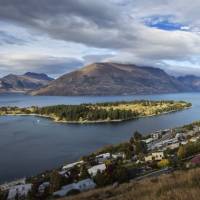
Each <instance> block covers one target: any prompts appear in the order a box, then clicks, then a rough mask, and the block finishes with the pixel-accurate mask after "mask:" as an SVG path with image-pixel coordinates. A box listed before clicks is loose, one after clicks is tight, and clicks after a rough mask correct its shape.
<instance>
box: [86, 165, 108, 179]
mask: <svg viewBox="0 0 200 200" xmlns="http://www.w3.org/2000/svg"><path fill="white" fill-rule="evenodd" d="M105 170H106V165H105V164H100V165H95V166H93V167H91V168H89V169H88V173H89V174H90V175H91V176H96V174H97V172H98V171H99V172H103V171H105Z"/></svg>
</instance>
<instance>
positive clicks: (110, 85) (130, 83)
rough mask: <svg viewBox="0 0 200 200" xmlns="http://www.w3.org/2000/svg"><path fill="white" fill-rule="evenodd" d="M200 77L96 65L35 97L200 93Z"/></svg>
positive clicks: (77, 71)
mask: <svg viewBox="0 0 200 200" xmlns="http://www.w3.org/2000/svg"><path fill="white" fill-rule="evenodd" d="M198 80H199V83H200V77H192V76H191V77H190V78H188V76H186V77H179V78H175V77H173V76H170V75H169V74H167V73H166V72H165V71H163V70H162V69H159V68H154V67H140V66H137V65H133V64H118V63H94V64H91V65H88V66H85V67H83V68H81V69H78V70H76V71H73V72H70V73H67V74H65V75H63V76H61V77H60V78H58V79H56V80H54V81H52V82H50V84H48V85H47V86H45V87H43V88H40V89H38V90H35V91H33V92H32V93H31V94H32V95H59V96H70V95H73V96H76V95H77V96H78V95H130V94H155V93H174V92H186V91H187V92H189V91H194V90H200V84H199V86H198V84H197V83H198Z"/></svg>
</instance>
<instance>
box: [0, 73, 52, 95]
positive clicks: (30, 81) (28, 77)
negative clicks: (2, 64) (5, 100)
mask: <svg viewBox="0 0 200 200" xmlns="http://www.w3.org/2000/svg"><path fill="white" fill-rule="evenodd" d="M52 80H53V79H52V78H50V77H48V76H47V75H46V74H37V73H32V72H27V73H25V74H24V75H14V74H9V75H7V76H5V77H3V78H1V79H0V93H15V92H16V93H18V92H22V93H25V92H27V91H31V90H35V89H38V88H40V87H43V86H45V85H47V84H48V83H49V82H50V81H52Z"/></svg>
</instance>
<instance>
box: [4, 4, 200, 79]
mask: <svg viewBox="0 0 200 200" xmlns="http://www.w3.org/2000/svg"><path fill="white" fill-rule="evenodd" d="M199 7H200V2H199V0H194V1H192V3H190V4H189V5H188V0H175V1H171V0H148V1H147V0H134V1H131V0H107V1H98V0H87V1H85V0H59V2H58V1H55V0H41V1H36V0H29V1H27V0H6V1H3V0H0V21H2V22H5V23H7V24H15V26H18V27H23V28H25V29H26V31H27V32H29V33H30V34H32V35H34V36H35V37H37V36H41V35H42V36H43V37H46V38H49V40H50V39H52V40H58V41H61V42H63V44H65V45H66V46H67V44H68V43H69V42H70V43H71V44H81V45H84V46H85V47H86V48H87V49H88V50H86V51H85V50H84V51H82V53H80V55H79V56H78V57H77V58H76V59H75V58H74V57H73V58H72V59H71V62H70V59H69V58H71V55H70V56H68V55H66V56H64V57H63V58H59V57H58V56H55V55H53V54H52V53H51V54H50V55H47V56H46V57H42V58H40V60H39V59H37V58H35V57H34V56H32V59H30V60H26V61H24V60H23V59H19V60H15V62H16V63H15V64H17V65H20V64H22V66H24V65H26V66H29V67H30V68H31V69H33V70H35V69H36V67H35V66H38V70H40V71H45V70H47V69H49V73H51V74H55V75H56V76H57V75H58V74H59V73H64V71H65V70H66V69H67V68H69V65H70V66H71V67H70V69H75V68H76V66H80V64H85V63H89V62H98V61H104V60H107V61H117V62H123V63H127V62H129V63H136V64H140V65H154V66H160V67H163V68H165V69H166V70H168V71H172V66H171V64H172V62H169V61H173V64H174V71H176V72H177V71H179V70H177V68H179V69H183V68H181V67H180V66H181V65H182V64H185V67H186V69H187V68H188V72H189V71H190V70H189V69H190V66H191V65H187V66H186V63H185V61H186V60H187V61H188V62H190V63H192V59H193V58H194V57H196V58H198V59H197V61H196V65H195V66H196V67H195V68H196V69H198V67H197V66H198V65H200V59H199V57H198V55H199V54H200V35H199V31H200V30H199V29H200V14H199ZM3 37H4V39H2V41H4V43H5V42H6V41H7V43H9V42H10V41H11V42H10V44H11V43H12V41H13V43H14V42H15V43H19V44H20V41H17V38H14V39H13V38H12V37H11V38H10V39H9V40H7V39H8V38H9V37H8V35H6V36H3ZM3 37H2V36H1V32H0V42H1V38H3ZM30 43H31V42H30ZM70 48H71V46H70ZM74 48H75V45H74ZM94 48H95V51H96V52H92V51H93V49H94ZM98 49H104V50H106V51H107V52H106V53H102V52H101V53H99V51H98ZM58 51H59V49H58ZM67 57H69V58H68V59H67V60H66V58H67ZM45 59H46V61H45ZM1 63H2V62H1ZM176 63H177V65H176ZM181 63H182V64H181ZM63 65H66V67H64V66H63ZM2 66H3V63H2ZM4 66H5V65H4ZM57 66H58V67H57ZM59 66H60V67H59ZM61 66H63V67H61ZM54 69H57V71H56V70H54ZM61 69H63V70H61ZM184 70H185V69H184Z"/></svg>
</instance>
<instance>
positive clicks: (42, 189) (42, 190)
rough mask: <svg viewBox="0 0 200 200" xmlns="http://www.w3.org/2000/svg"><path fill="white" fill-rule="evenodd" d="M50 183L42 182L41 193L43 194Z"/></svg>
mask: <svg viewBox="0 0 200 200" xmlns="http://www.w3.org/2000/svg"><path fill="white" fill-rule="evenodd" d="M49 185H50V183H49V182H44V183H42V184H41V185H40V186H39V187H38V192H39V193H40V194H43V193H44V191H45V189H46V188H48V187H49Z"/></svg>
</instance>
